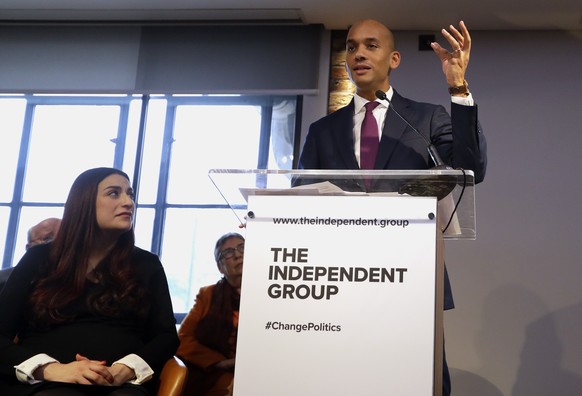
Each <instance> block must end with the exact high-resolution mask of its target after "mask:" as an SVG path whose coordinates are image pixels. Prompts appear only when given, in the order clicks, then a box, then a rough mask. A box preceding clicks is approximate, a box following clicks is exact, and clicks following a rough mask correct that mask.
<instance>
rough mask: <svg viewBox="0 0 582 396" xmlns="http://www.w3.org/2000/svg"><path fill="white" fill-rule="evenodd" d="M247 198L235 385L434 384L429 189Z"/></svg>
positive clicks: (345, 387)
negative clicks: (411, 193)
mask: <svg viewBox="0 0 582 396" xmlns="http://www.w3.org/2000/svg"><path fill="white" fill-rule="evenodd" d="M248 208H249V216H248V219H247V230H246V244H245V264H244V274H243V284H242V297H241V307H240V322H239V330H238V346H237V358H236V372H235V384H234V395H235V396H262V395H276V396H286V395H289V396H298V395H301V396H310V395H313V396H316V395H317V396H320V395H334V396H341V395H346V396H348V395H349V396H354V395H398V396H405V395H411V396H422V395H432V394H433V379H434V374H433V373H434V366H433V363H434V362H433V361H434V326H435V324H434V322H435V312H434V310H435V304H434V302H435V256H436V217H435V216H434V215H435V214H436V199H434V198H418V197H416V198H413V197H378V196H316V197H309V196H251V197H249V205H248Z"/></svg>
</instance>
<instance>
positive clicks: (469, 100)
mask: <svg viewBox="0 0 582 396" xmlns="http://www.w3.org/2000/svg"><path fill="white" fill-rule="evenodd" d="M451 101H452V102H453V103H456V104H458V105H461V106H475V100H474V99H473V95H471V92H469V95H467V96H451Z"/></svg>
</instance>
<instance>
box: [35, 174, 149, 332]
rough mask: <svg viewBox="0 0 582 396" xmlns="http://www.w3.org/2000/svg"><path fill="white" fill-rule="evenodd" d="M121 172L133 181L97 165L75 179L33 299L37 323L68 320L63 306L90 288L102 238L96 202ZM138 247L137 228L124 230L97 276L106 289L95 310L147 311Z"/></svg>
mask: <svg viewBox="0 0 582 396" xmlns="http://www.w3.org/2000/svg"><path fill="white" fill-rule="evenodd" d="M113 174H117V175H121V176H123V177H125V178H126V179H127V180H129V177H128V176H127V174H125V173H124V172H122V171H120V170H118V169H114V168H94V169H89V170H87V171H85V172H83V173H81V174H80V175H79V176H78V177H77V179H76V180H75V181H74V183H73V185H72V187H71V190H70V192H69V196H68V197H67V201H66V202H65V210H64V213H63V219H62V222H61V227H60V229H59V232H58V233H57V235H56V237H55V239H54V241H53V242H52V244H51V245H50V250H49V259H48V262H47V263H46V269H45V272H44V274H43V275H41V277H40V279H38V280H37V282H36V284H35V285H34V290H33V292H32V294H31V297H30V300H29V301H30V307H31V309H32V321H33V322H34V323H36V324H39V325H49V324H52V323H59V322H62V321H65V320H67V319H69V318H67V317H66V316H65V315H63V313H62V311H61V310H62V309H63V308H64V307H65V306H66V305H67V304H69V303H70V302H72V301H73V300H75V299H76V298H77V297H79V296H80V295H81V294H82V293H83V291H84V288H85V286H86V282H87V271H88V266H89V254H90V252H91V250H92V247H93V242H94V241H95V239H96V238H98V237H99V233H100V229H99V226H98V225H97V214H96V200H97V193H98V186H99V183H100V182H101V181H102V180H103V179H105V178H106V177H108V176H110V175H113ZM134 245H135V237H134V232H133V228H132V229H130V230H129V231H127V232H125V233H123V234H122V235H121V236H120V237H119V239H118V240H117V243H116V245H115V246H114V247H113V248H112V249H111V251H110V252H109V254H108V255H107V257H105V258H104V260H103V261H102V263H101V264H103V265H100V266H99V267H98V270H97V273H96V277H97V279H98V280H99V283H100V284H101V285H102V286H104V287H101V288H100V289H101V292H99V293H98V294H97V295H95V296H93V297H92V298H91V299H90V301H89V304H90V306H91V309H92V310H93V311H94V312H97V313H99V314H102V315H105V316H112V317H117V316H120V315H121V313H127V312H135V313H137V314H141V313H143V310H144V309H145V308H144V305H145V304H144V303H143V301H140V300H142V299H143V297H144V295H145V290H144V289H143V287H142V286H141V285H140V284H139V282H138V280H137V278H136V276H135V268H134V267H135V266H134V264H133V263H132V262H131V257H132V251H133V249H134Z"/></svg>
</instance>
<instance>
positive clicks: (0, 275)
mask: <svg viewBox="0 0 582 396" xmlns="http://www.w3.org/2000/svg"><path fill="white" fill-rule="evenodd" d="M60 226H61V219H57V218H56V217H49V218H48V219H44V220H43V221H41V222H40V223H38V224H36V225H34V226H32V227H30V229H29V230H28V233H27V235H26V236H27V241H26V250H28V249H30V248H31V247H33V246H36V245H41V244H43V243H49V242H51V241H52V240H53V239H55V235H57V231H58V230H59V227H60ZM11 272H12V268H6V269H3V270H0V291H2V289H3V288H4V284H5V283H6V281H7V280H8V277H9V276H10V273H11Z"/></svg>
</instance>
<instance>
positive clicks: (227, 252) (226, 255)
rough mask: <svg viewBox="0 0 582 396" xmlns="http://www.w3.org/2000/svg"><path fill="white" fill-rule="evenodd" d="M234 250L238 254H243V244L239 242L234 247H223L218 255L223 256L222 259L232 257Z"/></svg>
mask: <svg viewBox="0 0 582 396" xmlns="http://www.w3.org/2000/svg"><path fill="white" fill-rule="evenodd" d="M235 252H239V253H240V254H244V252H245V244H244V243H241V244H240V245H238V246H237V247H235V248H228V249H224V250H223V251H222V252H220V255H219V256H218V257H220V258H223V259H229V258H233V257H234V253H235Z"/></svg>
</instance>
